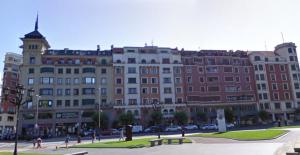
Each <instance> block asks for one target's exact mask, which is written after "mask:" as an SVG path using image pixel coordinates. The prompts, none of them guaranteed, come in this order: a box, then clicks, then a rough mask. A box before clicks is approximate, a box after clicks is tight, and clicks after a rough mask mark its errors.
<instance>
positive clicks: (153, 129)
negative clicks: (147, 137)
mask: <svg viewBox="0 0 300 155" xmlns="http://www.w3.org/2000/svg"><path fill="white" fill-rule="evenodd" d="M159 129H160V127H159V126H150V127H148V128H146V129H145V130H144V132H146V133H153V132H158V130H159ZM160 131H163V130H161V129H160Z"/></svg>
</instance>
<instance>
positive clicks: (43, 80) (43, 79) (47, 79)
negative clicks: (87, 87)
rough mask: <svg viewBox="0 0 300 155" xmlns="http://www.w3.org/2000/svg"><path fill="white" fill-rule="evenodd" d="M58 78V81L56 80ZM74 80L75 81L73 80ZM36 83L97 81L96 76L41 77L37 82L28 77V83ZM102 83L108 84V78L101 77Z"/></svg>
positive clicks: (93, 82) (60, 83)
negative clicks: (80, 77)
mask: <svg viewBox="0 0 300 155" xmlns="http://www.w3.org/2000/svg"><path fill="white" fill-rule="evenodd" d="M55 80H56V81H55ZM72 80H73V81H72ZM35 83H37V84H55V83H56V84H58V85H62V84H66V85H71V84H75V85H78V84H95V83H96V78H95V77H84V78H82V80H81V81H80V79H79V78H73V79H72V78H54V77H41V78H40V81H39V83H38V82H35V78H28V85H34V84H35ZM100 83H101V84H107V78H106V77H102V78H101V79H100Z"/></svg>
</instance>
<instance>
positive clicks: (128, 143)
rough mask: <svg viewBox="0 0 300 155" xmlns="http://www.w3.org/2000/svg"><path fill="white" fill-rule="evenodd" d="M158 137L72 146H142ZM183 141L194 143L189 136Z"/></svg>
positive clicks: (147, 144)
mask: <svg viewBox="0 0 300 155" xmlns="http://www.w3.org/2000/svg"><path fill="white" fill-rule="evenodd" d="M152 139H156V138H142V139H133V140H132V141H111V142H98V143H91V144H81V145H75V146H72V147H73V148H131V149H132V148H142V147H148V146H150V142H149V140H152ZM163 143H164V144H167V140H164V141H163ZM172 143H173V144H178V141H177V140H175V141H172ZM183 143H192V141H191V140H190V139H188V138H186V139H185V140H183Z"/></svg>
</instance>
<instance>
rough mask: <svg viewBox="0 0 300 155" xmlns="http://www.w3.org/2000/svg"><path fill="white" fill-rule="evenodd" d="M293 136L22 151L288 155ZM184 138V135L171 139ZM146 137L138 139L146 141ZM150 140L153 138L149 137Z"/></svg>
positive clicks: (25, 146)
mask: <svg viewBox="0 0 300 155" xmlns="http://www.w3.org/2000/svg"><path fill="white" fill-rule="evenodd" d="M289 130H290V132H289V133H288V134H286V135H283V136H281V137H278V138H276V139H272V140H260V141H238V140H232V139H225V138H203V137H190V139H191V140H192V141H193V143H192V144H182V145H178V144H176V145H175V144H174V145H162V146H155V147H146V148H138V149H107V148H105V149H103V148H101V149H96V148H91V149H87V148H69V149H66V148H60V149H58V150H56V149H55V146H57V145H60V146H63V145H64V143H63V141H56V142H45V143H43V148H42V149H38V150H37V149H32V144H31V143H25V142H23V143H22V142H21V143H20V144H19V147H20V148H19V151H22V152H35V153H48V154H67V153H73V152H79V151H88V153H89V154H90V155H134V154H136V155H139V154H143V155H165V154H172V155H184V154H201V155H219V154H228V155H285V153H286V152H288V151H292V149H293V145H294V142H295V141H296V140H297V139H299V138H300V129H299V128H294V129H289ZM170 136H175V137H176V136H180V135H170ZM145 137H146V136H141V137H135V138H145ZM147 137H149V136H147ZM112 140H116V139H107V140H102V141H112ZM82 142H83V143H91V141H90V140H83V141H82ZM74 144H76V141H71V145H74ZM12 148H13V143H0V151H4V150H6V151H9V150H12Z"/></svg>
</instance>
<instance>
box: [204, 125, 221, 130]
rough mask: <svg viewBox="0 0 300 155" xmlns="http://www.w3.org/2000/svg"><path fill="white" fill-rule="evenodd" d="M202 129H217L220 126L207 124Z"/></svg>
mask: <svg viewBox="0 0 300 155" xmlns="http://www.w3.org/2000/svg"><path fill="white" fill-rule="evenodd" d="M201 129H202V130H216V129H218V126H217V125H216V124H205V125H203V126H202V127H201Z"/></svg>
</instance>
